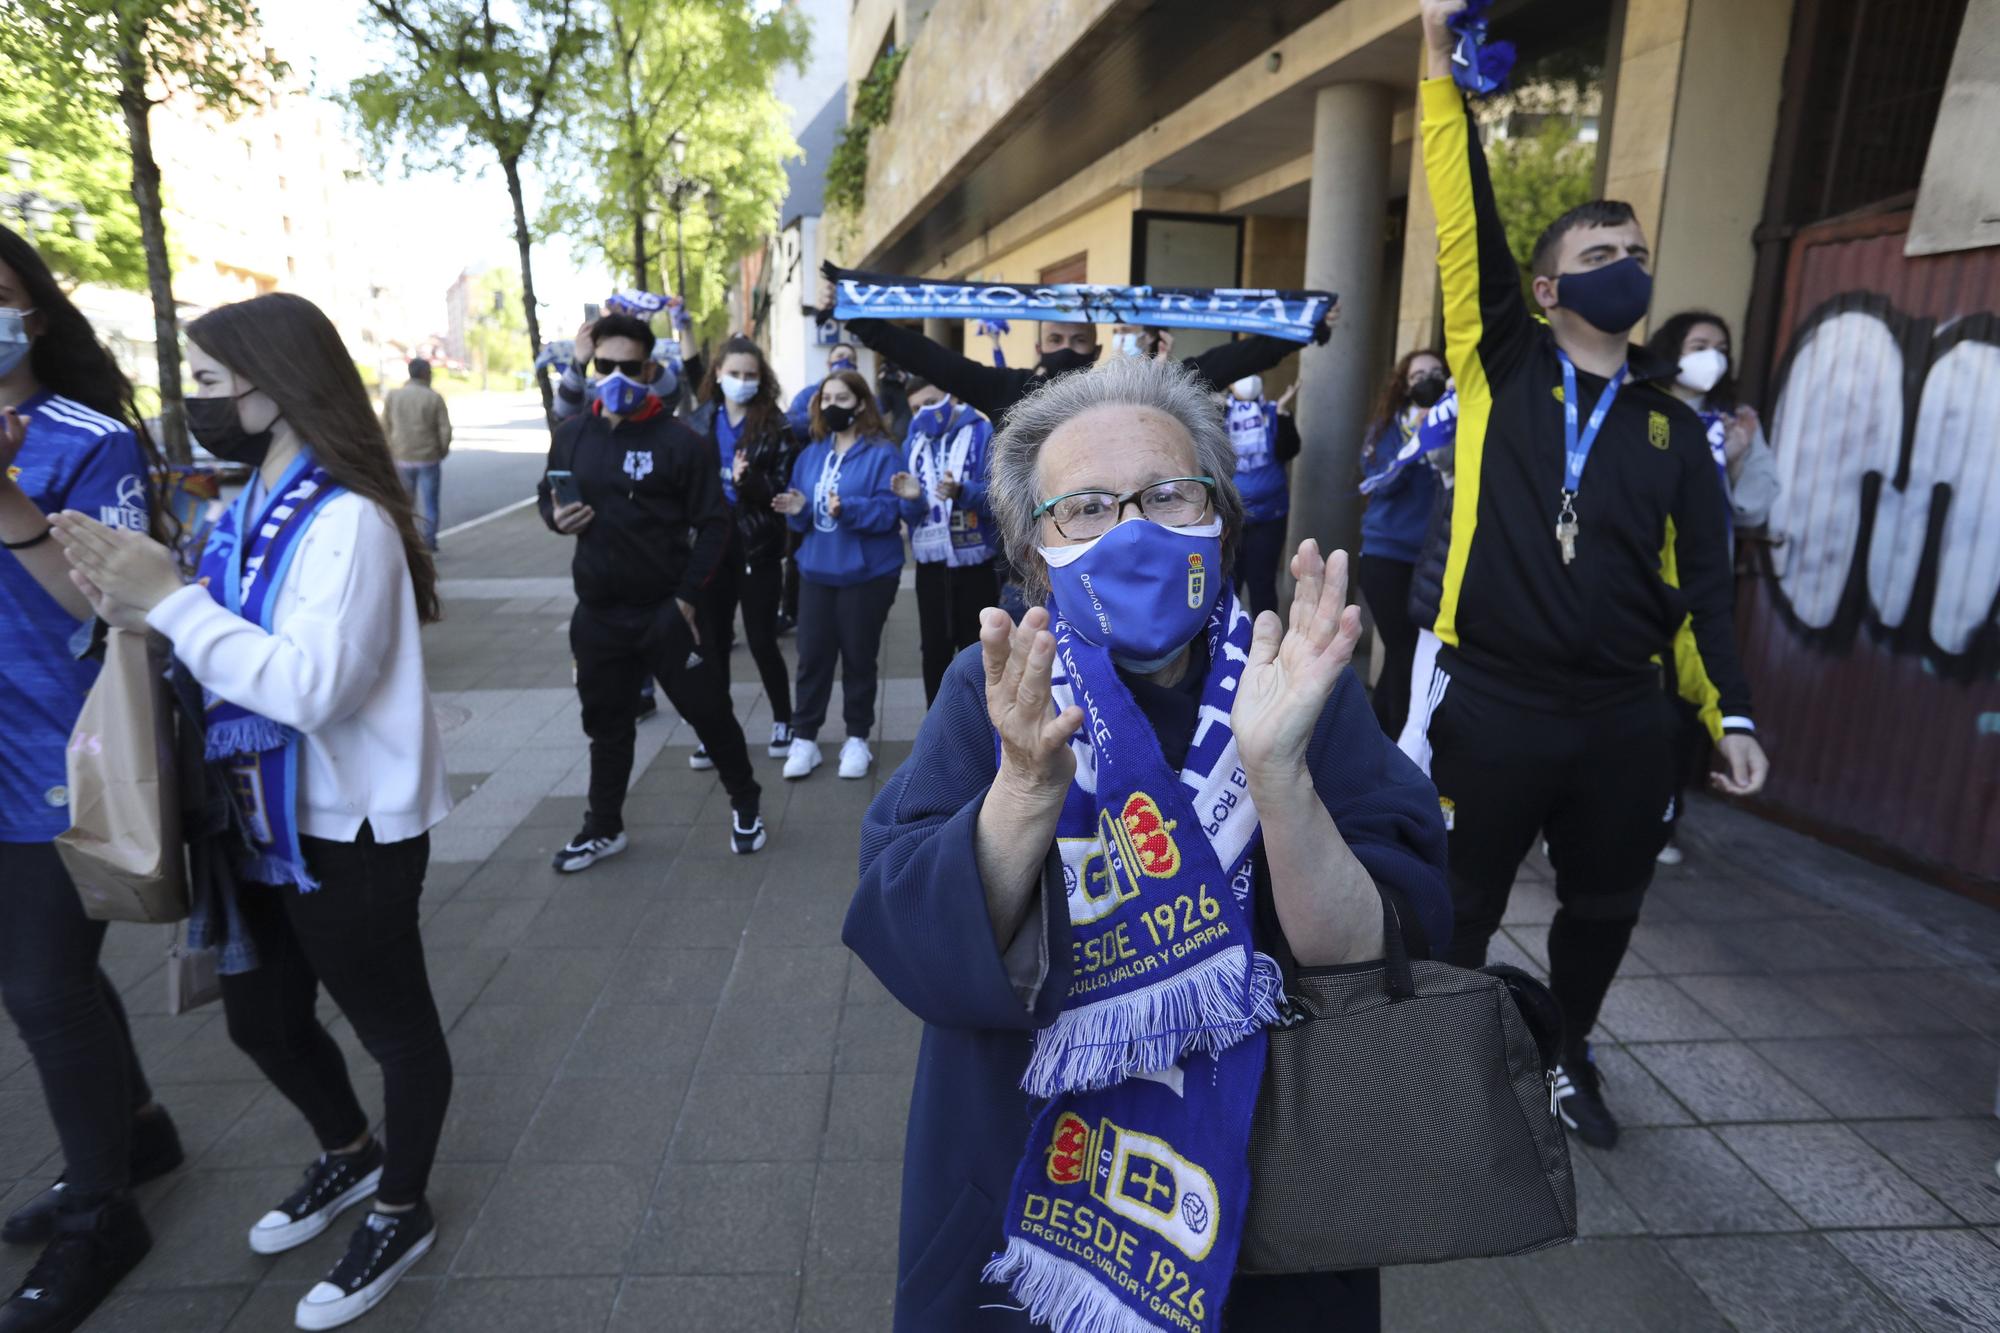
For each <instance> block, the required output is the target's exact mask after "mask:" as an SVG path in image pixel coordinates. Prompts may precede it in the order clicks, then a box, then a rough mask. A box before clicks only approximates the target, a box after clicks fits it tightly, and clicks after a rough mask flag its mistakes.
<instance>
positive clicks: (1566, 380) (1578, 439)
mask: <svg viewBox="0 0 2000 1333" xmlns="http://www.w3.org/2000/svg"><path fill="white" fill-rule="evenodd" d="M1556 357H1557V358H1558V359H1559V360H1561V362H1562V368H1563V496H1564V498H1565V500H1567V499H1568V498H1570V497H1572V496H1574V495H1575V494H1576V492H1577V489H1578V488H1579V487H1580V486H1582V485H1583V465H1584V464H1585V463H1587V462H1589V461H1590V447H1591V446H1592V445H1594V444H1596V443H1597V432H1598V431H1600V430H1602V429H1603V428H1604V418H1605V417H1607V416H1609V415H1610V413H1611V401H1612V400H1613V399H1614V398H1616V397H1617V396H1618V388H1619V386H1620V385H1622V384H1623V383H1624V382H1625V367H1623V366H1620V367H1618V369H1617V370H1614V371H1613V372H1611V378H1610V379H1608V380H1606V381H1605V383H1604V394H1603V396H1602V397H1600V398H1599V399H1598V400H1597V406H1596V407H1595V408H1593V409H1592V410H1591V413H1590V424H1589V425H1587V426H1585V427H1584V428H1583V432H1582V433H1581V434H1578V433H1577V428H1576V418H1577V411H1576V366H1575V365H1574V364H1573V363H1572V362H1571V361H1570V359H1569V353H1567V352H1565V351H1563V350H1562V349H1561V348H1557V349H1556Z"/></svg>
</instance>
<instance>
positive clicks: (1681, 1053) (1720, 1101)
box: [1627, 1041, 1827, 1123]
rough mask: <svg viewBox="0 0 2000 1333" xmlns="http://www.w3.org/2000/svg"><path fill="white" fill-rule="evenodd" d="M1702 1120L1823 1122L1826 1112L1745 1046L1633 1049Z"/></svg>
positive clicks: (1677, 1045) (1716, 1044)
mask: <svg viewBox="0 0 2000 1333" xmlns="http://www.w3.org/2000/svg"><path fill="white" fill-rule="evenodd" d="M1627 1049H1629V1050H1630V1051H1631V1052H1632V1054H1633V1055H1634V1056H1635V1057H1637V1058H1638V1060H1639V1062H1640V1063H1641V1064H1643V1065H1645V1066H1646V1068H1647V1069H1649V1070H1651V1071H1652V1073H1653V1075H1654V1077H1656V1078H1658V1079H1659V1080H1660V1082H1662V1083H1664V1084H1665V1085H1666V1087H1667V1091H1669V1092H1671V1093H1673V1094H1674V1096H1675V1097H1677V1098H1679V1099H1680V1101H1681V1104H1682V1105H1684V1106H1686V1107H1687V1108H1688V1109H1689V1110H1690V1111H1693V1112H1694V1113H1695V1114H1696V1115H1697V1116H1699V1117H1700V1118H1701V1119H1703V1120H1705V1121H1708V1122H1710V1123H1714V1122H1716V1121H1729V1120H1818V1119H1824V1118H1826V1114H1827V1113H1826V1110H1825V1108H1823V1107H1821V1106H1820V1105H1819V1103H1817V1102H1815V1101H1814V1100H1813V1099H1812V1098H1811V1097H1808V1096H1807V1095H1806V1094H1805V1093H1803V1092H1801V1091H1800V1090H1799V1089H1798V1088H1797V1087H1796V1086H1794V1085H1793V1084H1792V1083H1791V1081H1790V1080H1788V1079H1786V1077H1785V1076H1784V1075H1783V1074H1780V1073H1779V1072H1778V1071H1777V1070H1775V1069H1773V1068H1771V1066H1770V1065H1769V1064H1767V1063H1765V1061H1764V1060H1763V1059H1761V1058H1760V1057H1759V1056H1758V1055H1757V1053H1756V1052H1755V1051H1753V1050H1751V1049H1750V1048H1749V1047H1748V1046H1746V1045H1744V1044H1743V1043H1741V1042H1733V1041H1715V1042H1690V1043H1663V1044H1660V1045H1650V1046H1632V1047H1628V1048H1627Z"/></svg>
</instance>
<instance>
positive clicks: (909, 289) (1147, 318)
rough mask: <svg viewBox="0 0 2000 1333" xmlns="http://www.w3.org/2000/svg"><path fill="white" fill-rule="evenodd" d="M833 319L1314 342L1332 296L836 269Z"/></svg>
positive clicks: (828, 268)
mask: <svg viewBox="0 0 2000 1333" xmlns="http://www.w3.org/2000/svg"><path fill="white" fill-rule="evenodd" d="M821 271H822V272H824V273H825V274H826V276H827V277H829V278H831V279H832V280H833V285H834V298H833V313H834V316H835V318H837V319H843V320H846V319H978V320H990V319H993V318H994V317H995V316H997V315H1005V316H1008V317H1009V318H1013V319H1040V320H1048V321H1051V322H1054V323H1059V324H1143V325H1148V326H1154V327H1161V328H1175V329H1219V330H1222V331H1224V332H1228V333H1264V334H1269V335H1270V336H1271V337H1274V338H1284V339H1288V340H1289V341H1291V342H1296V343H1306V342H1311V341H1312V339H1313V331H1314V330H1315V329H1317V328H1318V327H1319V323H1320V320H1321V319H1322V318H1324V317H1325V315H1326V312H1327V309H1328V307H1330V306H1331V305H1332V304H1333V299H1334V298H1333V293H1331V292H1319V291H1297V292H1295V291H1277V290H1274V289H1272V288H1267V287H1145V286H1106V285H1102V284H1098V283H1088V282H1039V283H1037V282H1030V283H1017V282H936V281H933V280H931V279H929V278H902V277H895V276H892V275H889V274H882V273H862V272H859V271H856V270H852V269H844V268H836V267H835V266H834V265H832V264H827V265H824V266H823V267H822V270H821Z"/></svg>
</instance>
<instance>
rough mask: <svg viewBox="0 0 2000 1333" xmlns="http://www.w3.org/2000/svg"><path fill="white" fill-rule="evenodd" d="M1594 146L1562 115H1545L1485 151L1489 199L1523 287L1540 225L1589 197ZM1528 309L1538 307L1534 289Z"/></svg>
mask: <svg viewBox="0 0 2000 1333" xmlns="http://www.w3.org/2000/svg"><path fill="white" fill-rule="evenodd" d="M1596 161H1597V150H1596V145H1594V144H1590V143H1585V142H1582V141H1580V140H1579V139H1578V138H1577V137H1576V126H1575V124H1574V123H1573V122H1571V121H1570V120H1569V119H1568V118H1566V117H1561V116H1556V117H1551V118H1550V119H1548V120H1545V121H1543V122H1542V123H1541V125H1539V126H1538V127H1537V128H1536V129H1535V131H1534V133H1532V134H1528V135H1524V136H1522V137H1520V138H1514V139H1499V140H1495V141H1494V143H1493V145H1492V146H1491V147H1490V148H1489V149H1488V150H1487V154H1486V162H1487V170H1488V171H1489V173H1490V174H1491V176H1492V179H1493V201H1494V203H1495V204H1497V205H1498V206H1499V209H1500V220H1501V222H1503V223H1505V224H1506V227H1507V247H1508V249H1510V250H1512V251H1513V253H1514V262H1515V263H1516V264H1518V265H1519V266H1520V269H1521V284H1522V287H1523V288H1524V289H1526V288H1527V287H1528V286H1529V284H1530V282H1531V281H1532V279H1533V274H1531V273H1530V272H1529V271H1528V258H1529V256H1530V254H1532V253H1533V251H1534V248H1535V238H1536V237H1538V236H1540V235H1541V234H1542V230H1543V228H1545V227H1547V226H1548V225H1549V224H1550V223H1551V222H1554V221H1555V220H1556V219H1557V218H1559V217H1561V216H1562V215H1563V214H1564V213H1567V212H1568V211H1569V210H1570V209H1572V208H1575V207H1576V206H1577V205H1578V204H1581V203H1584V202H1586V201H1587V200H1589V199H1590V197H1591V195H1592V193H1593V190H1592V179H1591V173H1592V169H1593V167H1594V166H1595V164H1596ZM1528 308H1529V309H1530V310H1533V309H1536V308H1537V307H1536V305H1535V298H1534V294H1533V293H1532V292H1529V293H1528Z"/></svg>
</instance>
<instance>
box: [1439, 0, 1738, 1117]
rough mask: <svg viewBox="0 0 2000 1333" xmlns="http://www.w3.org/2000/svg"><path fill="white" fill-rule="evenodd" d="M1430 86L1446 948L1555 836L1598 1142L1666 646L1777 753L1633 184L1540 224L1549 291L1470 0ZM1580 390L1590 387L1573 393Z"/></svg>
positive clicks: (1483, 933)
mask: <svg viewBox="0 0 2000 1333" xmlns="http://www.w3.org/2000/svg"><path fill="white" fill-rule="evenodd" d="M1421 3H1422V9H1423V17H1424V31H1425V38H1426V43H1427V46H1428V49H1429V61H1430V74H1431V76H1432V77H1430V78H1429V79H1427V80H1425V82H1424V83H1423V85H1422V86H1421V88H1420V90H1419V96H1420V110H1421V118H1422V125H1421V133H1422V137H1423V149H1424V170H1425V173H1426V176H1427V177H1428V180H1429V183H1430V190H1431V196H1432V199H1433V201H1434V203H1435V204H1436V208H1437V227H1438V270H1439V277H1440V283H1441V286H1442V295H1443V298H1444V319H1445V357H1446V361H1447V362H1448V363H1449V365H1450V368H1451V371H1452V374H1453V377H1454V378H1455V379H1456V381H1457V385H1458V396H1459V417H1458V438H1457V457H1456V485H1455V486H1454V488H1453V490H1452V500H1451V505H1452V510H1451V514H1450V516H1449V518H1450V523H1449V528H1448V539H1447V540H1448V543H1449V544H1448V547H1447V548H1446V550H1445V552H1444V560H1443V571H1442V579H1441V583H1440V593H1439V598H1438V606H1437V615H1436V621H1435V626H1434V629H1435V633H1436V634H1437V636H1438V638H1439V640H1440V641H1441V647H1440V648H1439V651H1438V662H1437V668H1436V671H1435V673H1434V675H1433V678H1432V680H1431V681H1430V683H1429V688H1428V689H1427V690H1425V689H1422V688H1421V687H1420V688H1419V689H1417V690H1416V691H1415V697H1413V698H1412V701H1411V707H1412V709H1413V710H1420V709H1424V708H1426V707H1428V708H1429V709H1430V715H1429V722H1428V733H1427V739H1428V741H1429V744H1430V748H1431V779H1432V781H1433V782H1434V783H1435V784H1436V786H1437V790H1438V799H1439V803H1440V804H1441V805H1442V806H1443V807H1444V811H1445V827H1446V829H1447V830H1448V836H1449V838H1450V843H1451V880H1452V897H1453V902H1454V907H1455V912H1454V915H1455V918H1456V919H1455V922H1454V926H1453V939H1452V942H1451V947H1450V948H1449V949H1448V950H1446V952H1445V954H1444V957H1445V958H1446V960H1447V961H1450V962H1453V963H1457V964H1460V965H1463V966H1474V967H1476V966H1478V965H1479V964H1481V963H1483V962H1484V961H1485V957H1486V946H1487V942H1488V941H1489V940H1490V939H1491V938H1492V936H1493V932H1494V931H1495V930H1496V929H1497V928H1498V927H1499V924H1500V919H1501V916H1502V914H1503V913H1504V912H1505V911H1506V906H1507V897H1508V892H1509V889H1510V888H1511V886H1512V884H1513V880H1514V876H1515V874H1516V873H1517V872H1518V870H1519V868H1520V864H1521V861H1522V859H1523V858H1524V857H1525V856H1526V855H1527V853H1528V850H1529V849H1530V847H1532V846H1533V844H1534V841H1535V839H1536V837H1537V836H1538V835H1545V836H1546V837H1547V840H1548V845H1549V859H1550V861H1551V863H1552V864H1553V866H1554V868H1555V872H1556V896H1557V898H1558V899H1559V901H1560V907H1559V909H1558V911H1557V913H1556V918H1555V921H1554V923H1553V924H1552V925H1551V926H1550V928H1549V951H1548V956H1549V981H1550V987H1551V989H1552V990H1553V991H1554V992H1555V995H1556V998H1557V999H1558V1000H1560V1001H1561V1002H1562V1005H1563V1009H1564V1014H1565V1018H1566V1020H1567V1023H1568V1029H1569V1030H1568V1035H1567V1041H1566V1048H1565V1051H1564V1058H1563V1065H1562V1068H1561V1069H1559V1070H1558V1071H1557V1089H1556V1091H1557V1095H1558V1096H1559V1097H1560V1098H1561V1103H1560V1105H1561V1111H1562V1115H1563V1119H1564V1121H1565V1123H1567V1124H1568V1125H1569V1126H1570V1127H1571V1128H1572V1129H1575V1130H1576V1131H1577V1132H1578V1133H1579V1135H1580V1137H1582V1138H1583V1139H1584V1141H1585V1142H1587V1143H1592V1144H1595V1145H1597V1146H1600V1147H1608V1146H1610V1145H1611V1144H1612V1143H1614V1142H1616V1140H1617V1134H1618V1125H1617V1121H1616V1120H1615V1119H1614V1118H1613V1117H1612V1115H1611V1112H1610V1110H1609V1108H1607V1107H1606V1106H1605V1104H1604V1101H1603V1098H1602V1095H1601V1092H1600V1090H1599V1086H1598V1079H1597V1074H1596V1069H1595V1066H1593V1065H1592V1064H1591V1063H1590V1059H1589V1052H1588V1047H1587V1045H1586V1038H1587V1037H1588V1036H1589V1034H1590V1029H1591V1027H1592V1026H1593V1025H1594V1024H1595V1023H1596V1021H1597V1013H1598V1009H1599V1008H1600V1006H1601V1005H1602V1003H1603V1000H1604V996H1605V993H1606V992H1607V991H1608V990H1609V989H1610V985H1611V980H1612V977H1613V976H1614V975H1615V974H1616V973H1617V970H1618V964H1619V962H1620V960H1621V959H1622V958H1623V957H1624V954H1625V947H1626V944H1627V942H1628V941H1629V940H1630V938H1631V934H1632V927H1633V925H1634V924H1635V923H1636V922H1637V920H1638V916H1639V907H1640V903H1641V901H1642V900H1643V898H1644V895H1645V892H1646V888H1647V886H1648V885H1649V884H1650V883H1651V881H1652V875H1653V868H1654V864H1655V862H1654V857H1655V855H1656V854H1657V853H1658V852H1659V850H1660V847H1661V846H1662V844H1663V843H1664V841H1665V838H1666V834H1667V830H1668V828H1669V824H1668V823H1667V820H1668V818H1669V817H1670V815H1671V812H1672V810H1671V808H1672V805H1673V799H1674V796H1673V792H1674V786H1673V764H1672V744H1673V739H1672V738H1673V734H1674V733H1673V723H1672V720H1671V718H1670V716H1669V713H1668V706H1667V703H1666V701H1665V699H1664V697H1663V696H1662V695H1661V693H1660V684H1659V682H1660V658H1661V656H1662V655H1663V654H1666V653H1668V652H1671V651H1674V650H1673V646H1672V645H1673V643H1674V640H1675V639H1676V636H1677V635H1681V636H1682V641H1683V645H1684V647H1685V651H1684V652H1681V653H1678V654H1677V659H1678V661H1679V662H1680V664H1681V666H1682V668H1683V671H1682V687H1683V690H1684V692H1687V693H1689V695H1690V697H1694V694H1695V692H1697V691H1699V692H1703V693H1706V694H1708V695H1709V696H1710V701H1711V704H1712V709H1711V712H1712V715H1713V717H1714V722H1715V730H1716V731H1717V732H1718V733H1719V743H1718V746H1717V750H1718V753H1719V754H1720V755H1721V757H1722V759H1723V761H1724V764H1725V771H1724V772H1720V773H1718V774H1717V775H1716V785H1717V786H1718V787H1720V788H1721V789H1722V790H1724V791H1726V792H1729V793H1731V794H1748V793H1751V792H1754V791H1756V790H1757V789H1758V788H1760V787H1761V786H1762V785H1763V781H1764V775H1765V771H1766V764H1765V759H1764V754H1763V751H1762V750H1761V749H1760V748H1759V746H1758V744H1757V742H1756V740H1755V739H1754V736H1753V733H1754V731H1755V727H1754V724H1753V723H1752V721H1751V718H1750V693H1749V686H1748V683H1747V681H1746V680H1745V678H1744V675H1743V671H1742V668H1741V666H1740V665H1739V663H1738V660H1737V655H1736V646H1735V642H1734V638H1733V634H1732V626H1731V620H1732V596H1733V595H1732V589H1731V585H1730V570H1729V562H1728V558H1727V551H1728V541H1727V538H1726V531H1727V528H1726V525H1727V522H1728V520H1727V516H1726V500H1725V498H1724V496H1723V493H1722V488H1721V487H1720V486H1719V485H1718V484H1717V481H1716V474H1715V464H1714V462H1713V460H1712V459H1711V458H1710V456H1709V451H1708V443H1707V439H1706V437H1705V435H1704V432H1703V430H1702V426H1701V423H1700V421H1699V420H1698V419H1697V418H1696V417H1695V415H1694V413H1692V412H1691V411H1689V410H1688V409H1687V408H1686V406H1685V405H1684V404H1682V403H1681V402H1679V401H1678V400H1677V399H1675V398H1674V397H1673V396H1672V395H1671V394H1669V393H1668V392H1666V386H1667V385H1668V384H1669V383H1671V382H1672V378H1673V374H1674V369H1675V368H1674V367H1673V366H1672V365H1669V364H1655V363H1654V362H1653V361H1652V360H1650V359H1649V358H1647V356H1646V354H1645V351H1644V349H1643V348H1640V347H1636V346H1631V345H1630V344H1629V335H1630V332H1631V330H1632V328H1633V327H1634V326H1636V325H1637V324H1638V323H1639V321H1640V320H1642V319H1643V318H1645V314H1646V307H1647V303H1648V301H1649V299H1650V295H1651V284H1652V279H1651V275H1650V273H1649V272H1648V271H1647V264H1648V261H1649V259H1650V255H1649V253H1648V251H1647V248H1646V243H1645V236H1644V233H1643V232H1642V231H1641V229H1640V227H1639V224H1638V222H1637V220H1636V219H1635V218H1634V217H1633V214H1632V211H1631V209H1630V208H1629V207H1628V206H1626V205H1624V204H1619V203H1615V202H1609V201H1604V200H1599V201H1595V202H1592V203H1589V204H1584V205H1582V206H1580V207H1578V208H1576V209H1574V210H1572V211H1571V212H1570V213H1568V214H1565V215H1564V216H1563V217H1562V218H1559V219H1557V221H1556V222H1554V223H1552V224H1551V225H1550V227H1549V229H1548V231H1547V232H1545V233H1544V234H1543V236H1542V238H1541V239H1540V241H1539V242H1538V243H1537V245H1536V247H1535V255H1534V264H1533V268H1534V291H1535V297H1536V301H1537V304H1539V305H1540V306H1541V307H1542V310H1543V312H1544V313H1545V315H1546V318H1547V323H1543V322H1541V321H1539V320H1537V319H1535V318H1534V317H1533V316H1531V314H1530V313H1529V309H1528V305H1527V302H1526V301H1525V300H1524V298H1523V296H1522V290H1521V278H1520V272H1519V270H1518V269H1517V268H1516V267H1515V265H1514V261H1513V259H1512V257H1511V256H1510V254H1509V252H1508V249H1507V237H1506V233H1505V231H1504V229H1503V228H1502V226H1501V223H1500V219H1499V213H1498V211H1497V209H1496V207H1495V205H1494V200H1493V192H1492V186H1491V183H1490V182H1489V180H1488V179H1487V174H1486V163H1485V158H1484V156H1483V154H1482V152H1481V150H1480V145H1479V135H1478V133H1477V131H1476V129H1475V128H1474V127H1473V126H1472V125H1471V118H1470V116H1469V115H1468V113H1467V110H1466V107H1465V105H1464V99H1463V98H1462V96H1461V95H1460V93H1459V91H1458V88H1457V86H1456V85H1455V84H1454V83H1453V82H1452V80H1451V78H1450V70H1451V63H1450V62H1451V52H1452V47H1453V45H1454V42H1455V38H1454V36H1453V34H1452V33H1451V32H1450V31H1449V29H1448V27H1447V25H1446V20H1447V18H1448V17H1449V16H1450V15H1451V14H1453V13H1455V12H1456V11H1458V10H1459V9H1461V8H1463V7H1464V0H1421ZM1572 409H1573V411H1572Z"/></svg>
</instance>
